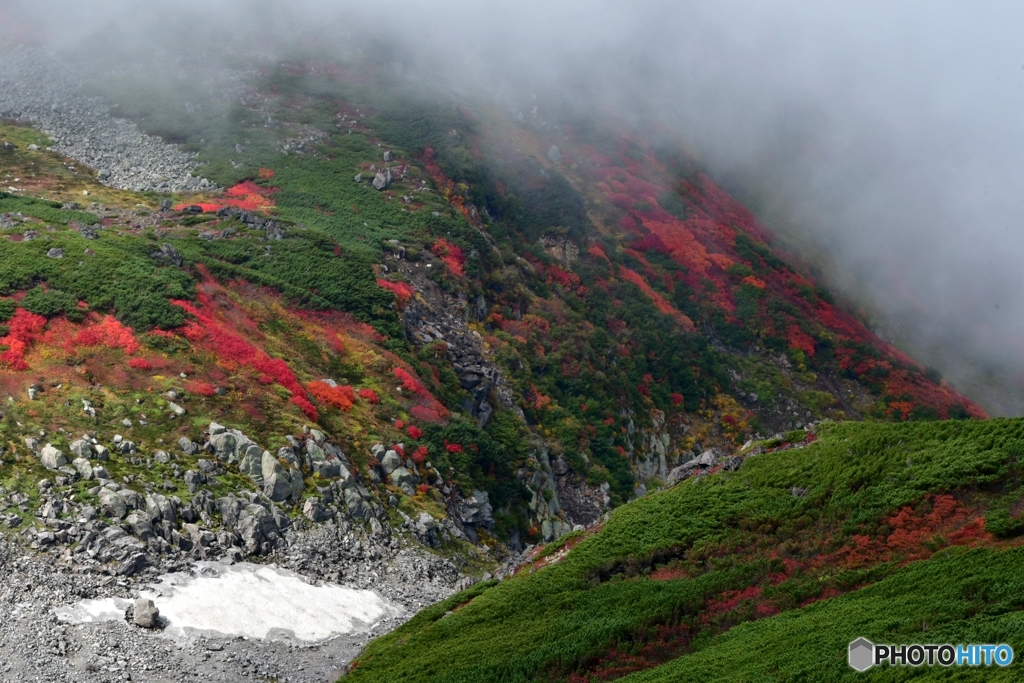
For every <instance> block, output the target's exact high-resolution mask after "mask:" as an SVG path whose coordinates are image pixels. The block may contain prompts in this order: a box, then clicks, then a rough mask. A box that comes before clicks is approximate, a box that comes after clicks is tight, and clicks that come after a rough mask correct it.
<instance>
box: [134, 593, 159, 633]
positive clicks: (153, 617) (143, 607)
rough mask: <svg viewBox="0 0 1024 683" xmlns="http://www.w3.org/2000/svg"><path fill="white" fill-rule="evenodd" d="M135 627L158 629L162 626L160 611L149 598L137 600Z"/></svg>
mask: <svg viewBox="0 0 1024 683" xmlns="http://www.w3.org/2000/svg"><path fill="white" fill-rule="evenodd" d="M134 611H135V614H134V617H135V625H136V626H141V627H142V628H157V627H158V626H159V625H160V610H158V609H157V608H156V605H154V604H153V601H152V600H150V599H148V598H136V599H135V610H134Z"/></svg>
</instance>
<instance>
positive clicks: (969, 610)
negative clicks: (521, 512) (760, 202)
mask: <svg viewBox="0 0 1024 683" xmlns="http://www.w3.org/2000/svg"><path fill="white" fill-rule="evenodd" d="M808 436H812V435H810V434H809V435H808ZM816 436H817V438H816V439H815V440H813V441H811V442H810V443H807V442H804V443H800V444H795V445H791V446H790V447H788V448H782V449H776V450H769V451H768V452H762V451H763V450H764V449H763V448H760V447H759V448H756V449H753V450H750V451H747V452H746V453H745V454H742V455H741V456H740V458H741V463H732V464H731V465H730V469H732V471H717V472H715V471H712V472H711V473H708V474H705V475H702V476H700V477H697V478H695V479H690V480H688V481H685V482H683V483H681V484H679V485H678V486H676V487H675V488H672V489H670V490H667V491H663V492H659V493H657V494H654V495H651V496H649V497H646V498H644V499H641V500H639V501H636V502H633V503H630V504H629V505H627V506H624V507H623V508H621V509H619V510H617V511H615V512H614V513H613V514H612V516H611V518H610V519H609V520H608V521H607V523H605V524H604V525H603V527H602V528H600V529H598V530H594V531H591V532H587V533H586V534H583V535H577V536H576V537H574V538H571V539H570V540H569V541H568V542H566V543H563V544H559V545H560V547H559V548H556V547H548V548H546V549H545V551H544V552H543V553H542V554H540V555H537V556H536V557H535V558H534V559H533V561H532V562H528V563H526V564H524V565H523V566H522V567H521V568H520V569H519V571H518V572H517V574H516V576H515V577H513V578H510V579H507V580H505V581H503V582H501V583H498V584H496V585H481V586H478V587H475V588H474V589H472V590H470V591H468V592H465V593H462V594H459V595H456V596H453V597H452V598H451V599H449V600H447V601H445V602H444V603H441V604H439V605H435V606H433V607H430V608H428V609H426V610H424V611H422V612H421V613H420V614H418V615H417V616H416V617H415V618H414V619H413V620H412V621H410V622H409V623H408V624H406V625H404V626H403V627H401V628H400V629H398V630H396V631H395V632H393V633H391V634H388V635H387V636H384V637H382V638H380V639H378V640H377V641H375V642H374V643H372V644H370V645H369V646H368V647H367V649H366V651H365V652H364V654H363V655H362V656H360V658H359V659H358V660H357V662H354V663H353V667H352V668H353V670H352V672H351V673H350V674H349V675H348V676H347V677H346V679H345V680H354V681H360V680H366V681H371V680H388V681H398V680H435V681H470V680H504V681H519V680H524V681H525V680H569V681H597V680H612V679H617V678H620V677H622V676H624V675H627V674H629V673H630V672H637V671H643V670H647V669H650V672H649V673H647V674H644V675H637V676H634V677H632V678H629V680H633V679H635V680H666V681H667V680H673V681H674V680H792V679H793V678H800V677H810V678H813V679H815V680H826V679H827V680H845V679H843V676H844V675H853V671H852V670H850V669H848V668H847V664H846V661H845V654H846V644H847V643H848V642H850V641H851V640H854V639H855V638H857V637H860V636H864V637H867V638H869V639H871V640H873V641H875V642H895V643H899V642H925V641H926V642H946V641H947V640H949V639H952V640H953V641H954V642H990V641H991V642H1003V641H1006V642H1009V643H1011V644H1012V645H1013V646H1014V647H1019V646H1020V641H1019V638H1020V630H1019V627H1017V626H1016V624H1017V623H1018V622H1019V618H1018V616H1019V614H1020V612H1019V610H1020V605H1019V598H1018V597H1017V595H1016V591H1018V590H1019V584H1020V577H1019V572H1016V571H1015V570H1014V569H1013V567H1014V566H1015V563H1016V562H1019V561H1020V552H1021V551H1020V548H1019V545H1018V544H1017V542H1016V540H1013V539H1015V538H1016V537H1017V536H1018V535H1019V534H1020V532H1021V529H1022V528H1024V527H1022V526H1021V523H1020V521H1019V520H1018V519H1017V513H1018V511H1017V508H1018V507H1019V505H1018V503H1019V500H1020V496H1021V489H1020V474H1021V472H1020V467H1019V462H1018V459H1019V456H1020V453H1021V449H1022V448H1024V422H1022V421H1020V420H995V421H991V422H966V423H927V424H906V425H879V424H876V425H868V424H854V423H846V424H836V425H829V426H827V427H825V426H822V428H821V429H820V431H819V432H818V433H817V435H816ZM808 441H810V439H808ZM1003 539H1010V540H1003ZM570 547H571V549H568V548H570ZM566 550H568V551H567V552H566ZM980 586H984V587H985V588H984V590H979V589H978V587H980ZM972 587H973V588H972ZM1004 627H1005V629H1004ZM922 630H925V631H927V633H922ZM936 639H937V640H936ZM993 639H994V640H993ZM893 673H894V674H895V672H893ZM927 673H928V672H925V671H919V670H909V669H908V670H906V676H908V677H909V676H920V675H922V674H924V675H927ZM931 673H932V674H933V675H934V676H936V677H939V678H941V677H943V676H944V675H945V674H944V672H943V671H940V670H932V671H931ZM974 673H976V675H975V676H974V678H970V674H968V676H969V679H970V680H974V679H975V678H977V679H978V680H981V679H982V678H985V677H987V676H988V675H990V674H991V673H996V672H989V671H986V672H980V671H979V672H974ZM896 677H897V678H899V677H900V676H899V675H897V676H896ZM985 679H986V680H988V678H985ZM1007 680H1008V679H1007Z"/></svg>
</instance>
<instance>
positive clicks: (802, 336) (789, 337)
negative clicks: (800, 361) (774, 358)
mask: <svg viewBox="0 0 1024 683" xmlns="http://www.w3.org/2000/svg"><path fill="white" fill-rule="evenodd" d="M786 341H787V342H788V343H789V348H791V349H796V350H798V351H803V352H804V353H806V354H807V355H808V356H813V355H814V337H812V336H811V335H809V334H807V333H806V332H804V331H803V330H801V329H800V328H799V327H797V326H796V325H790V326H789V329H788V330H786Z"/></svg>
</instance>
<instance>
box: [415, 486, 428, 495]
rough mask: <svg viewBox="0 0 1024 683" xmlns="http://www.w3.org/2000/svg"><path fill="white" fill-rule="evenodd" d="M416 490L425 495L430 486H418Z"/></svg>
mask: <svg viewBox="0 0 1024 683" xmlns="http://www.w3.org/2000/svg"><path fill="white" fill-rule="evenodd" d="M416 490H417V491H419V492H420V493H426V492H427V491H429V490H430V486H429V485H427V484H420V485H419V486H417V487H416Z"/></svg>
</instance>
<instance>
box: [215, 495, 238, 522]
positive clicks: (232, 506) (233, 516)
mask: <svg viewBox="0 0 1024 683" xmlns="http://www.w3.org/2000/svg"><path fill="white" fill-rule="evenodd" d="M217 509H218V510H219V511H220V518H221V519H222V520H223V521H224V526H227V527H235V526H237V525H238V517H239V516H240V515H241V514H242V502H241V501H240V500H238V499H237V498H232V497H231V496H224V497H223V498H218V499H217Z"/></svg>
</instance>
